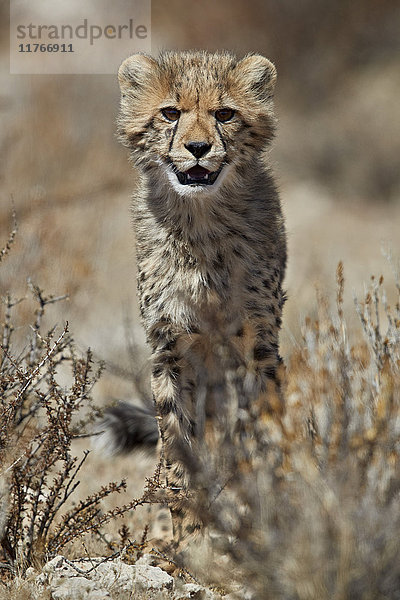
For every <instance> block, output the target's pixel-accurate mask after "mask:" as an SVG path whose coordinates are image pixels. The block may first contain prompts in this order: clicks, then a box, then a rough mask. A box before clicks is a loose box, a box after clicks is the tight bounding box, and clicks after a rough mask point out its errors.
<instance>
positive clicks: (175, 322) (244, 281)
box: [119, 52, 286, 537]
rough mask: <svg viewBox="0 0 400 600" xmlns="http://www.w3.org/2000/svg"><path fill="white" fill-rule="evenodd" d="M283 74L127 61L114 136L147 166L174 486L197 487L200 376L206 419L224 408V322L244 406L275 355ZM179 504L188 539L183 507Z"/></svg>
mask: <svg viewBox="0 0 400 600" xmlns="http://www.w3.org/2000/svg"><path fill="white" fill-rule="evenodd" d="M275 80H276V70H275V67H274V65H273V64H272V63H271V62H270V61H269V60H267V59H266V58H264V57H263V56H259V55H248V56H246V57H245V58H243V59H241V60H238V59H236V58H235V57H234V56H233V55H231V54H229V53H217V54H209V53H206V52H182V53H180V52H165V53H162V54H161V55H160V56H159V57H158V59H154V58H152V57H150V56H146V55H143V54H135V55H133V56H131V57H129V58H127V59H126V60H125V61H124V62H123V63H122V65H121V67H120V69H119V83H120V87H121V112H120V116H119V136H120V139H121V140H122V142H123V143H124V144H125V145H126V146H127V147H128V148H129V150H130V154H131V158H132V161H133V163H134V164H135V165H136V166H137V167H138V168H139V171H140V175H139V181H138V185H137V189H136V191H135V192H134V196H133V208H132V212H133V220H134V227H135V233H136V250H137V264H138V292H139V300H140V310H141V315H142V320H143V324H144V327H145V330H146V334H147V339H148V343H149V345H150V347H151V351H152V393H153V397H154V403H155V410H156V413H157V417H158V425H159V434H160V439H161V441H162V444H161V446H162V456H163V459H164V461H165V467H166V473H167V482H168V486H170V488H171V489H172V490H176V491H179V490H182V488H183V489H190V485H191V479H190V473H189V469H188V468H187V464H188V463H187V462H185V455H186V457H187V456H188V455H189V454H190V452H193V453H195V452H196V438H198V436H200V435H203V433H204V431H207V427H205V426H204V423H202V425H201V426H200V424H199V406H198V404H199V403H198V396H199V387H200V386H201V387H202V388H203V389H206V390H207V393H206V395H205V400H204V395H203V405H204V406H203V408H204V414H205V419H207V418H208V417H209V416H212V414H215V412H216V411H217V410H218V384H217V382H218V377H220V373H219V372H218V371H219V370H220V367H219V363H218V360H217V352H216V348H217V346H218V344H219V339H220V335H221V328H223V330H224V332H225V334H226V335H229V337H230V340H231V346H230V347H232V348H234V349H235V353H236V358H238V361H237V363H236V364H239V363H240V364H241V365H242V369H241V370H238V372H240V373H242V375H241V376H240V377H241V381H239V384H240V385H242V387H243V389H245V390H249V389H251V393H247V394H243V397H244V398H247V404H250V403H251V401H252V398H255V397H256V396H257V394H260V393H263V392H265V391H266V389H267V386H268V382H271V381H274V379H275V376H276V369H277V366H278V365H279V363H280V357H279V352H278V337H279V330H280V325H281V312H282V306H283V302H284V293H283V291H282V287H281V286H282V279H283V277H284V273H285V264H286V238H285V229H284V221H283V217H282V212H281V206H280V201H279V196H278V192H277V189H276V186H275V184H274V180H273V176H272V173H271V169H270V167H269V166H268V157H267V153H266V151H267V149H268V147H269V145H270V142H271V140H272V138H273V136H274V130H275V117H274V112H273V91H274V85H275ZM235 360H236V359H235ZM243 367H244V368H243ZM240 377H239V379H240ZM242 404H243V406H240V407H239V408H240V409H244V410H246V409H248V408H249V406H246V405H245V404H246V400H245V401H242ZM132 410H133V409H132ZM122 412H123V411H122ZM238 412H239V411H238ZM242 412H243V410H242ZM132 419H133V417H132ZM132 419H131V421H132ZM140 419H142V422H143V423H144V421H145V420H146V419H145V415H143V414H141V415H140ZM149 419H150V421H151V419H152V417H151V416H150V417H149V418H148V419H147V422H146V423H147V425H146V426H147V429H148V431H147V433H149V422H150V421H149ZM200 420H202V419H200ZM153 422H154V424H153V430H154V429H155V423H156V421H155V420H154V419H153ZM128 425H129V418H127V427H128ZM138 426H139V425H138ZM133 430H134V431H133V435H136V436H137V438H138V439H140V435H139V434H138V431H137V428H136V429H135V427H133ZM150 430H151V426H150ZM127 437H129V432H128V435H127ZM157 437H158V436H157V434H156V435H154V431H152V436H150V439H152V440H155V439H156V438H157ZM131 445H132V444H131ZM172 512H173V523H174V528H175V531H174V535H175V536H176V537H180V536H181V535H182V531H178V529H179V527H180V525H179V522H180V521H181V517H182V515H181V514H179V513H181V512H182V511H180V510H179V507H177V508H176V510H175V515H174V510H172ZM174 517H175V518H174Z"/></svg>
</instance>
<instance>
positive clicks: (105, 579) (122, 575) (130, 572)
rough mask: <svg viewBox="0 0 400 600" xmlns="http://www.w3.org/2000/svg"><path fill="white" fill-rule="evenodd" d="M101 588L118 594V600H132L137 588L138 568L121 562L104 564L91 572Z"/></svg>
mask: <svg viewBox="0 0 400 600" xmlns="http://www.w3.org/2000/svg"><path fill="white" fill-rule="evenodd" d="M91 575H92V579H96V580H97V581H98V583H99V585H100V587H101V588H105V589H106V590H108V591H109V592H110V593H111V594H113V593H114V592H116V591H117V592H118V594H117V596H118V600H131V598H133V590H134V587H135V583H134V582H135V575H136V566H134V565H126V564H125V563H123V562H122V561H121V560H114V561H112V562H106V563H102V564H101V565H99V566H98V567H97V569H94V571H92V572H91Z"/></svg>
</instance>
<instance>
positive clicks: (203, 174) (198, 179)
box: [176, 165, 222, 185]
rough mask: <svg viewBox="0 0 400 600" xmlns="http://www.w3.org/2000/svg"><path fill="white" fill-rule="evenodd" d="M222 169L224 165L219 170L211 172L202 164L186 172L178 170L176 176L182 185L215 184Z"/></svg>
mask: <svg viewBox="0 0 400 600" xmlns="http://www.w3.org/2000/svg"><path fill="white" fill-rule="evenodd" d="M221 171H222V167H221V168H220V169H218V171H212V172H211V171H208V170H207V169H205V168H204V167H201V166H200V165H196V166H195V167H192V168H191V169H189V170H188V171H185V172H183V171H177V173H176V176H177V177H178V180H179V183H180V184H181V185H213V183H215V182H216V180H217V177H218V175H219V174H220V173H221Z"/></svg>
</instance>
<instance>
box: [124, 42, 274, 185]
mask: <svg viewBox="0 0 400 600" xmlns="http://www.w3.org/2000/svg"><path fill="white" fill-rule="evenodd" d="M118 77H119V83H120V87H121V112H120V116H119V122H118V125H119V129H118V131H119V136H120V139H121V140H122V142H123V143H124V144H125V145H126V146H128V147H129V148H130V150H131V155H132V159H133V161H134V162H135V163H136V164H137V165H138V166H139V167H140V168H141V169H142V170H143V171H145V172H146V173H147V174H148V175H149V176H150V177H151V176H152V175H153V176H154V177H155V178H158V180H159V179H160V178H161V179H162V182H161V183H162V184H165V183H166V184H167V185H168V186H170V187H171V186H172V188H173V189H174V190H175V191H176V192H177V193H178V194H179V195H186V196H187V195H192V196H193V195H198V194H203V195H204V194H206V193H207V194H210V193H211V194H214V193H215V192H216V191H217V190H218V189H220V188H221V187H223V186H226V185H229V183H233V184H234V185H238V184H240V180H241V179H243V175H244V173H246V170H247V169H246V167H247V168H250V169H251V168H252V167H253V169H256V168H257V167H256V164H258V161H257V157H258V156H259V154H260V152H261V151H263V150H264V149H266V147H267V146H268V145H269V143H270V141H271V139H272V137H273V134H274V127H275V118H274V113H273V104H272V97H273V90H274V85H275V80H276V70H275V67H274V65H273V64H272V63H271V62H270V61H269V60H267V59H266V58H264V57H263V56H259V55H248V56H246V57H245V58H243V59H241V60H237V59H236V58H235V57H234V56H232V55H231V54H228V53H218V54H209V53H206V52H182V53H180V52H165V53H162V54H161V55H160V56H159V58H158V60H156V59H154V58H152V57H150V56H146V55H144V54H134V55H133V56H130V57H129V58H127V59H126V60H125V61H124V62H123V63H122V65H121V67H120V69H119V73H118ZM254 176H255V177H257V173H254V172H253V177H254Z"/></svg>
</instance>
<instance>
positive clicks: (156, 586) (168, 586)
mask: <svg viewBox="0 0 400 600" xmlns="http://www.w3.org/2000/svg"><path fill="white" fill-rule="evenodd" d="M135 566H136V577H135V591H146V590H148V591H161V590H168V591H172V590H173V588H174V579H173V577H171V575H168V573H166V572H165V571H163V570H162V569H160V567H150V566H148V565H139V566H138V565H137V564H136V565H135Z"/></svg>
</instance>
